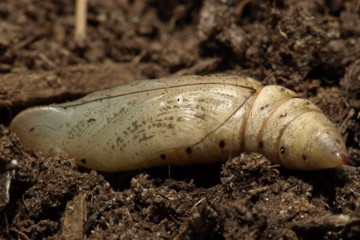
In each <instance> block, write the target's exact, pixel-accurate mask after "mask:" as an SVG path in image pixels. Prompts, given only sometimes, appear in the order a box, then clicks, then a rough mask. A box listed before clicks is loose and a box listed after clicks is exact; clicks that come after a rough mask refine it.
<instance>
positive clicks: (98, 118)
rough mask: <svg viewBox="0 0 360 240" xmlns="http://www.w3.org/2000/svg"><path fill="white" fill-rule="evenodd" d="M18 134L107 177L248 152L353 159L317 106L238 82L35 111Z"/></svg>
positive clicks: (312, 165)
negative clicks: (115, 172) (110, 173)
mask: <svg viewBox="0 0 360 240" xmlns="http://www.w3.org/2000/svg"><path fill="white" fill-rule="evenodd" d="M11 129H12V130H13V131H14V132H15V133H17V135H18V136H19V139H20V142H21V144H23V145H24V146H25V147H29V148H36V149H38V150H41V151H43V152H45V153H47V154H52V155H54V154H65V155H68V156H70V157H74V158H76V159H77V160H78V164H79V165H82V166H85V167H88V168H94V169H98V170H102V171H124V170H132V169H138V168H147V167H153V166H166V165H191V164H201V163H211V162H216V161H225V160H227V159H228V158H229V157H234V156H237V155H238V154H239V153H240V152H260V153H262V154H264V155H265V156H266V157H268V158H269V159H270V160H271V161H273V162H274V163H279V164H281V165H283V166H285V167H287V168H292V169H299V170H314V169H325V168H334V167H338V166H341V165H343V164H344V163H346V161H347V159H348V155H347V152H346V148H345V145H344V143H343V140H342V138H341V136H340V134H339V133H338V131H337V130H336V127H335V125H334V124H332V123H331V122H330V121H329V120H328V118H327V117H326V116H325V115H324V114H323V113H322V112H321V110H320V109H319V108H318V107H316V106H315V105H313V104H312V103H311V102H309V101H308V100H305V99H300V98H296V94H295V93H294V92H292V91H290V90H288V89H286V88H283V87H281V86H266V87H263V86H262V85H261V83H260V82H258V81H256V80H253V79H251V78H246V77H240V76H230V75H210V76H204V77H200V76H184V77H173V78H164V79H158V80H144V81H138V82H135V83H131V84H128V85H123V86H119V87H116V88H113V89H109V90H104V91H99V92H95V93H93V94H90V95H88V96H86V97H84V98H82V99H79V100H77V101H74V102H69V103H65V104H58V105H51V106H45V107H35V108H30V109H28V110H26V111H24V112H22V113H20V114H19V115H18V116H16V118H15V119H14V120H13V122H12V123H11ZM304 156H305V157H304Z"/></svg>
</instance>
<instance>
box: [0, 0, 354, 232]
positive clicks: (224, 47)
mask: <svg viewBox="0 0 360 240" xmlns="http://www.w3.org/2000/svg"><path fill="white" fill-rule="evenodd" d="M74 6H75V4H74V1H70V0H61V1H35V0H16V1H13V0H2V1H1V2H0V184H1V186H0V210H1V209H2V211H1V212H0V238H1V239H84V237H85V238H88V239H360V177H359V176H360V175H359V174H360V170H359V168H358V167H357V166H358V165H359V163H360V124H359V122H360V18H359V16H360V1H358V0H354V1H341V0H313V1H295V0H287V1H276V0H274V1H260V0H259V1H257V0H224V1H219V0H217V1H216V0H203V1H184V0H174V1H166V0H107V1H101V0H90V1H89V7H88V19H87V36H86V38H85V39H84V40H83V41H75V40H74V11H75V10H74ZM211 73H232V74H243V75H247V76H251V77H254V78H256V79H258V80H260V81H262V82H263V83H264V84H281V85H283V86H285V87H287V88H290V89H292V90H295V91H296V92H298V93H299V95H300V96H302V97H306V98H308V99H310V100H311V101H313V102H314V103H316V104H317V105H318V106H320V107H321V108H322V110H323V111H324V112H325V113H326V114H327V115H328V116H329V117H330V118H331V120H333V121H334V122H335V123H336V124H337V126H338V128H339V129H340V131H341V134H342V135H343V137H344V139H345V140H346V145H347V147H348V149H349V152H350V156H351V159H352V161H353V162H354V166H345V167H342V168H340V169H335V170H328V171H321V172H296V171H289V170H286V169H283V168H281V167H279V166H275V165H273V164H272V163H270V162H269V161H268V160H267V159H266V158H264V157H262V156H261V155H259V154H248V155H246V154H243V155H241V156H238V157H235V158H234V159H230V160H229V161H227V162H226V163H224V164H218V165H209V166H192V167H181V168H180V167H171V166H170V167H169V168H157V169H148V170H139V171H135V172H126V173H118V174H102V173H98V172H96V171H90V170H86V169H81V168H78V167H77V166H76V165H75V164H74V161H73V159H66V158H60V157H48V156H45V155H43V154H41V153H39V152H36V151H30V150H29V151H24V150H23V149H22V148H21V146H20V145H19V143H18V140H17V137H16V136H15V135H14V134H13V133H11V132H10V131H9V129H8V124H9V123H10V121H11V119H12V117H13V116H15V115H16V114H17V113H18V112H19V111H21V110H23V109H25V108H27V107H30V106H34V105H39V104H49V103H53V102H61V101H66V100H72V99H75V98H77V97H80V96H83V95H85V94H87V93H89V92H92V91H95V90H99V89H103V88H108V87H111V86H115V85H118V84H121V83H125V82H129V81H133V80H136V79H147V78H158V77H164V76H169V75H186V74H202V75H203V74H211ZM11 160H17V162H18V165H17V166H13V165H12V162H11ZM11 175H12V178H11V185H10V188H9V191H7V187H6V186H7V185H6V184H5V183H10V176H11ZM8 197H10V200H9V201H8V199H7V198H8Z"/></svg>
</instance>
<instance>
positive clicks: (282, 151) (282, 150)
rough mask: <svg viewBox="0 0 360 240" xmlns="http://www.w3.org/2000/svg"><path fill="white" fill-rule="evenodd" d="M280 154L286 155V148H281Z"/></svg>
mask: <svg viewBox="0 0 360 240" xmlns="http://www.w3.org/2000/svg"><path fill="white" fill-rule="evenodd" d="M280 153H281V154H284V153H285V147H284V146H281V147H280Z"/></svg>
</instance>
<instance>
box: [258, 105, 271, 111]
mask: <svg viewBox="0 0 360 240" xmlns="http://www.w3.org/2000/svg"><path fill="white" fill-rule="evenodd" d="M268 106H269V104H266V105H265V106H262V107H260V110H264V109H265V108H267V107H268Z"/></svg>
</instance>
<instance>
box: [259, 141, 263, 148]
mask: <svg viewBox="0 0 360 240" xmlns="http://www.w3.org/2000/svg"><path fill="white" fill-rule="evenodd" d="M262 147H263V142H262V141H260V142H259V148H260V149H262Z"/></svg>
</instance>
